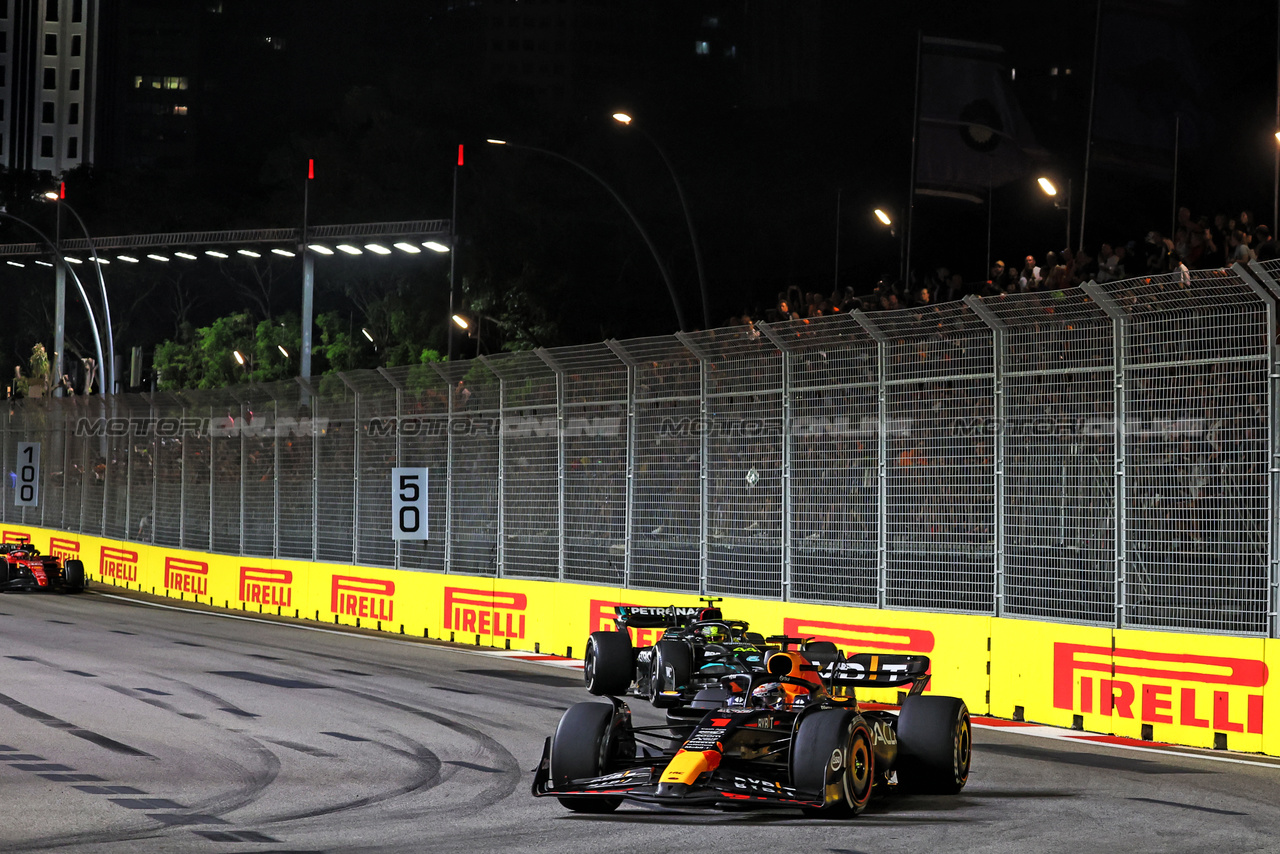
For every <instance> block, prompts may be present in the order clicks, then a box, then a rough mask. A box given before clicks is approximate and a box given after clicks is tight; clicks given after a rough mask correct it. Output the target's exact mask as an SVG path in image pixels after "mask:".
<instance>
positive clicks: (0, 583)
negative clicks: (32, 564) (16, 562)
mask: <svg viewBox="0 0 1280 854" xmlns="http://www.w3.org/2000/svg"><path fill="white" fill-rule="evenodd" d="M8 587H9V562H8V561H7V560H5V559H4V558H3V557H0V593H3V592H4V591H5V590H7V589H8Z"/></svg>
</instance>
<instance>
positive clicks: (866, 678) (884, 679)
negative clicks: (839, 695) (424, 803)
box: [820, 652, 929, 694]
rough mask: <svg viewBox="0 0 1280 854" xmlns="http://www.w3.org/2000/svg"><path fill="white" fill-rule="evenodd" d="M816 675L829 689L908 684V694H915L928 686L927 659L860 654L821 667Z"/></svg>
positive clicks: (871, 653)
mask: <svg viewBox="0 0 1280 854" xmlns="http://www.w3.org/2000/svg"><path fill="white" fill-rule="evenodd" d="M820 675H821V676H822V678H823V680H824V681H825V682H827V684H828V685H830V686H831V687H832V688H833V689H834V688H854V689H857V688H900V687H902V686H904V685H910V686H911V690H910V691H909V692H908V693H909V694H919V693H922V692H923V691H924V689H925V686H926V685H928V684H929V657H928V656H925V655H892V654H885V653H875V652H860V653H858V654H856V655H850V656H848V657H844V656H842V657H840V658H839V659H837V660H835V661H833V662H830V663H829V664H827V666H826V667H824V668H822V671H821V674H820Z"/></svg>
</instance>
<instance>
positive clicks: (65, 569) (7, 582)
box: [0, 543, 88, 593]
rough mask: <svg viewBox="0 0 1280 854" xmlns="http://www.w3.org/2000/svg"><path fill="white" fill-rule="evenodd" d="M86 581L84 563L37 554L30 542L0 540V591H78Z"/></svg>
mask: <svg viewBox="0 0 1280 854" xmlns="http://www.w3.org/2000/svg"><path fill="white" fill-rule="evenodd" d="M87 583H88V577H87V576H86V575H85V571H84V564H83V563H82V562H81V561H79V560H75V559H72V560H68V561H66V562H64V561H63V560H62V559H61V558H60V557H58V556H57V555H44V554H40V550H39V549H37V548H36V547H35V546H33V545H31V544H30V543H3V544H0V591H10V590H45V591H54V592H65V593H79V592H80V591H82V590H84V588H85V586H86V585H87Z"/></svg>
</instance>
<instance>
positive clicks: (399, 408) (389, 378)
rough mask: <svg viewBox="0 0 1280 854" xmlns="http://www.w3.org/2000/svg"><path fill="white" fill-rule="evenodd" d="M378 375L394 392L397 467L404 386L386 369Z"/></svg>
mask: <svg viewBox="0 0 1280 854" xmlns="http://www.w3.org/2000/svg"><path fill="white" fill-rule="evenodd" d="M378 374H379V375H380V376H381V377H382V378H383V379H384V380H386V381H387V383H388V384H389V385H390V386H391V387H392V388H393V389H395V390H396V450H395V455H396V459H395V463H394V464H395V465H397V466H401V465H404V454H403V453H402V449H401V435H402V434H401V432H400V426H401V425H402V424H404V386H402V385H401V384H400V383H399V382H397V381H396V379H395V377H393V376H392V375H391V373H390V372H389V371H388V370H387V369H386V368H378ZM356 426H357V428H358V427H359V425H358V424H357V425H356ZM427 488H428V489H430V484H428V486H427ZM393 491H394V490H393ZM401 542H402V541H401V540H396V541H395V542H394V544H393V545H394V547H395V561H394V566H395V568H396V569H399V568H400V543H401Z"/></svg>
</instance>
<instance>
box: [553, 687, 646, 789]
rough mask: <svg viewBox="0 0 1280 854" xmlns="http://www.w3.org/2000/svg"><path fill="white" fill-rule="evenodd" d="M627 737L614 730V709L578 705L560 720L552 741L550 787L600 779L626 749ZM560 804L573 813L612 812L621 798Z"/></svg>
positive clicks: (632, 744) (602, 706) (632, 743)
mask: <svg viewBox="0 0 1280 854" xmlns="http://www.w3.org/2000/svg"><path fill="white" fill-rule="evenodd" d="M626 736H627V734H626V733H625V732H623V731H622V730H621V728H617V727H615V726H614V721H613V706H612V705H611V704H608V703H578V704H576V705H574V706H570V707H569V710H568V711H567V712H565V713H564V716H563V717H562V718H560V725H559V726H557V727H556V734H555V735H554V736H552V738H551V769H550V770H551V785H552V786H555V787H557V788H562V787H565V786H568V785H569V784H570V781H572V780H580V779H583V778H586V777H599V776H600V775H602V774H604V773H606V772H607V771H608V770H609V768H610V766H612V765H614V764H615V762H616V761H617V760H618V759H619V758H627V759H630V758H633V756H634V753H635V747H634V742H633V741H632V742H631V746H630V751H631V753H632V754H633V756H632V757H627V756H625V753H626V750H627V748H628V739H627V737H626ZM558 800H559V801H560V804H561V805H562V806H564V807H566V808H568V809H571V810H573V811H574V812H593V813H601V812H613V811H614V810H616V809H617V808H618V805H619V804H621V803H622V798H607V797H573V796H562V797H559V798H558Z"/></svg>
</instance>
